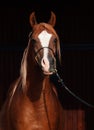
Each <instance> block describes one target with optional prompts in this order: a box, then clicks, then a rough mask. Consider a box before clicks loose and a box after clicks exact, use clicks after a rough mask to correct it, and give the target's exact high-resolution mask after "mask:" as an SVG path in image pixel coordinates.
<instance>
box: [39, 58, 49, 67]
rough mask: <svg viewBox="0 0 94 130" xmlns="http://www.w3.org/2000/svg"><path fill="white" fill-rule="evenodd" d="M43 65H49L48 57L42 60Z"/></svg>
mask: <svg viewBox="0 0 94 130" xmlns="http://www.w3.org/2000/svg"><path fill="white" fill-rule="evenodd" d="M41 65H42V66H43V67H45V66H46V67H49V62H48V60H47V59H46V58H43V59H42V61H41Z"/></svg>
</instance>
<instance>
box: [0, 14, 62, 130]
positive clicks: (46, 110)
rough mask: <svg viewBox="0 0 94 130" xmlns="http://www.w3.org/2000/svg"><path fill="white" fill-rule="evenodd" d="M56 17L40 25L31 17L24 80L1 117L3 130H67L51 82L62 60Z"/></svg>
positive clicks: (11, 94)
mask: <svg viewBox="0 0 94 130" xmlns="http://www.w3.org/2000/svg"><path fill="white" fill-rule="evenodd" d="M55 23H56V16H55V14H54V13H53V12H51V18H50V20H49V22H48V23H44V22H41V23H37V21H36V17H35V13H34V12H33V13H32V14H31V15H30V25H31V27H32V32H31V33H30V34H29V41H28V45H27V47H26V49H25V51H24V53H23V58H22V61H21V69H20V76H19V78H18V79H17V81H15V82H14V83H13V84H12V85H11V87H10V89H9V92H8V96H7V99H6V101H5V104H4V106H3V107H2V111H1V116H0V130H63V126H64V123H63V118H64V112H63V108H62V106H61V104H60V101H59V99H58V94H57V91H56V87H55V86H54V84H53V83H52V82H51V80H50V75H52V74H53V73H54V72H55V71H56V69H57V58H58V59H59V60H60V59H61V55H60V54H61V53H60V42H59V37H58V35H57V33H56V31H55V29H54V26H55Z"/></svg>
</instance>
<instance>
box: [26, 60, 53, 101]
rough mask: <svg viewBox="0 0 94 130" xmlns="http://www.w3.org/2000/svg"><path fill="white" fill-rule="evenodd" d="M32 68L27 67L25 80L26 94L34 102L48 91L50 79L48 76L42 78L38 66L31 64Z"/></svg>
mask: <svg viewBox="0 0 94 130" xmlns="http://www.w3.org/2000/svg"><path fill="white" fill-rule="evenodd" d="M31 66H32V67H28V71H27V78H26V88H27V94H28V96H29V97H30V98H31V99H32V100H36V99H38V98H39V97H40V95H42V93H43V92H44V91H45V92H46V93H47V91H49V90H50V89H51V88H50V79H49V76H44V75H43V73H42V70H41V68H39V66H36V65H34V63H32V64H31Z"/></svg>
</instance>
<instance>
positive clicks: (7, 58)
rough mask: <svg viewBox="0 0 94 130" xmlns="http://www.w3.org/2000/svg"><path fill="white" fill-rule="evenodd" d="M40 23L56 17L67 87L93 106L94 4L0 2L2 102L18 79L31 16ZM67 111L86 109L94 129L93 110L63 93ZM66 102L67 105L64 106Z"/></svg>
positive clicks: (89, 124) (89, 129) (62, 97)
mask: <svg viewBox="0 0 94 130" xmlns="http://www.w3.org/2000/svg"><path fill="white" fill-rule="evenodd" d="M33 11H35V13H36V17H37V21H38V22H47V21H48V20H49V18H50V13H51V11H53V12H54V13H55V14H56V17H57V21H56V26H55V29H56V31H57V33H58V35H59V37H60V43H61V53H62V61H63V62H62V75H63V79H64V82H65V84H66V85H67V86H68V88H70V89H71V90H72V91H73V92H75V93H76V94H77V95H79V96H80V97H81V98H82V99H84V100H85V101H87V102H89V103H91V104H94V99H93V96H94V7H93V1H84V0H82V1H78V0H76V1H73V0H71V1H69V0H66V1H65V0H64V1H62V0H61V1H60V0H57V1H50V0H48V1H38V0H33V1H32V0H31V1H30V0H29V1H28V0H27V1H20V0H19V1H2V3H0V95H1V96H0V100H1V103H0V104H1V105H2V104H3V102H4V100H5V98H6V93H7V91H8V88H9V86H10V84H11V83H12V82H13V81H14V80H15V79H16V78H17V77H18V76H19V72H20V62H21V59H22V54H23V51H24V49H25V47H26V46H27V43H28V34H29V32H30V31H31V27H30V24H29V16H30V13H32V12H33ZM60 98H61V102H62V104H64V107H65V109H72V110H73V109H78V108H79V107H80V108H81V109H84V110H85V113H86V114H85V116H86V119H85V120H86V124H87V125H86V130H93V129H94V126H93V116H94V110H93V109H92V108H89V107H87V106H85V105H84V104H81V103H80V102H79V101H77V100H76V99H74V98H73V97H72V96H71V95H70V94H69V93H67V92H66V91H64V90H63V92H62V93H60ZM63 102H64V103H63Z"/></svg>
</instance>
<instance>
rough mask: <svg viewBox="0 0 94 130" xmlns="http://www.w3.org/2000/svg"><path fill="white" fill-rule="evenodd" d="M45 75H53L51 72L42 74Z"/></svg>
mask: <svg viewBox="0 0 94 130" xmlns="http://www.w3.org/2000/svg"><path fill="white" fill-rule="evenodd" d="M43 73H44V74H45V75H51V74H53V72H45V71H44V72H43Z"/></svg>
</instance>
